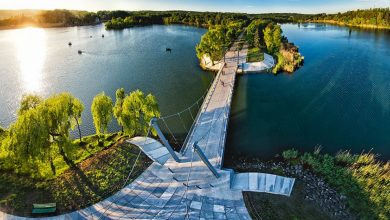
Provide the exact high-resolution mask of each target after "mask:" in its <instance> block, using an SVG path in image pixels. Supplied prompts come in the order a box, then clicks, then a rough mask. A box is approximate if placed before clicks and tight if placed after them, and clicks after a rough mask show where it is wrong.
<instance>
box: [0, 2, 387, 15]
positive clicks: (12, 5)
mask: <svg viewBox="0 0 390 220" xmlns="http://www.w3.org/2000/svg"><path fill="white" fill-rule="evenodd" d="M388 7H390V0H327V1H326V2H324V1H322V0H279V1H278V2H275V1H272V0H260V1H259V0H257V1H256V0H245V1H239V0H226V1H223V0H216V1H213V2H209V1H206V0H197V1H194V0H164V1H162V0H149V1H147V2H146V1H137V0H113V1H109V2H108V1H104V0H83V1H82V2H80V1H77V0H68V1H51V0H35V1H30V0H2V1H1V2H0V10H53V9H68V10H86V11H95V12H96V11H99V10H126V11H142V10H148V11H149V10H150V11H171V10H183V11H199V12H206V11H208V12H239V13H249V14H260V13H302V14H317V13H337V12H345V11H350V10H356V9H368V8H388Z"/></svg>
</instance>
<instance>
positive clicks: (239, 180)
mask: <svg viewBox="0 0 390 220" xmlns="http://www.w3.org/2000/svg"><path fill="white" fill-rule="evenodd" d="M294 182H295V179H294V178H288V177H282V176H277V175H274V174H266V173H238V174H234V175H233V177H232V181H231V189H235V190H242V191H251V192H265V193H272V194H277V195H284V196H290V194H291V191H292V189H293V186H294Z"/></svg>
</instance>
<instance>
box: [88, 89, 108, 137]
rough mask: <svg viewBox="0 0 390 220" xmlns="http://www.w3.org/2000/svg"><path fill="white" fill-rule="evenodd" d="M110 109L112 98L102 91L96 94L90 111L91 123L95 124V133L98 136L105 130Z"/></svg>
mask: <svg viewBox="0 0 390 220" xmlns="http://www.w3.org/2000/svg"><path fill="white" fill-rule="evenodd" d="M112 109H113V104H112V100H111V98H110V97H109V96H106V95H105V94H104V92H102V93H100V94H98V95H96V96H95V98H94V99H93V101H92V106H91V112H92V117H93V124H94V125H95V129H96V134H97V135H98V136H99V135H100V134H101V133H103V134H104V133H105V132H106V131H107V127H108V124H109V123H110V121H111V119H112V118H111V117H112Z"/></svg>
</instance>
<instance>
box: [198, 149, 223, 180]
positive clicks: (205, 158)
mask: <svg viewBox="0 0 390 220" xmlns="http://www.w3.org/2000/svg"><path fill="white" fill-rule="evenodd" d="M194 151H195V152H196V153H197V154H198V155H199V157H200V159H202V161H203V163H205V164H206V165H207V167H208V168H209V170H210V171H211V172H212V173H213V174H214V176H215V177H217V178H219V177H220V175H219V173H218V172H217V170H216V169H215V168H214V167H213V165H211V163H210V161H209V160H208V159H207V157H206V155H204V153H203V151H202V150H201V149H200V147H199V145H198V142H195V143H194Z"/></svg>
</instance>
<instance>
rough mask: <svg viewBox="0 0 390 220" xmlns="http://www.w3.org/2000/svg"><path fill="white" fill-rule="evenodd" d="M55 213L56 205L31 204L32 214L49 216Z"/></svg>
mask: <svg viewBox="0 0 390 220" xmlns="http://www.w3.org/2000/svg"><path fill="white" fill-rule="evenodd" d="M56 211H57V204H56V203H46V204H33V209H32V213H33V214H49V213H55V212H56Z"/></svg>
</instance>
